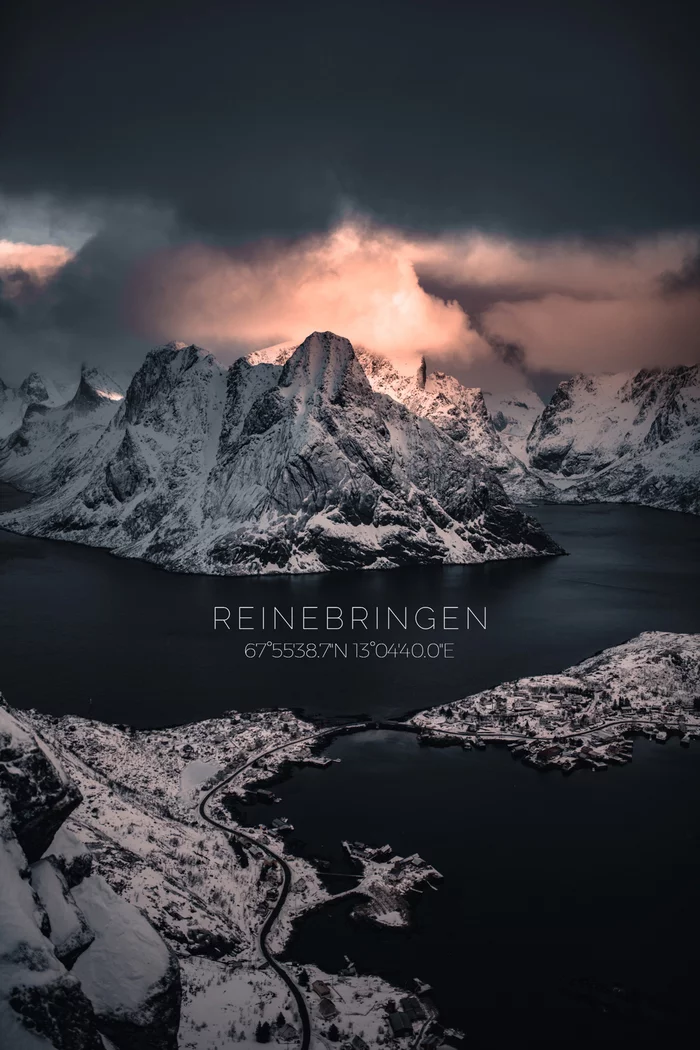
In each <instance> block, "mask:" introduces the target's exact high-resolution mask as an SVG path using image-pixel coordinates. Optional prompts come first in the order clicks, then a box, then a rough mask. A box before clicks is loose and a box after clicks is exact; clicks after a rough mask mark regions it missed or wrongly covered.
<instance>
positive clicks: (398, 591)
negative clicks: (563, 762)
mask: <svg viewBox="0 0 700 1050" xmlns="http://www.w3.org/2000/svg"><path fill="white" fill-rule="evenodd" d="M0 496H4V498H5V500H6V501H7V502H9V501H11V500H13V499H15V498H17V497H16V496H15V495H13V494H12V493H11V492H10V491H9V490H4V492H3V491H2V490H0ZM7 502H6V505H7ZM535 515H536V517H538V518H539V520H540V521H541V522H542V524H543V525H544V527H545V528H546V529H547V531H548V532H549V533H550V534H551V535H552V536H553V537H554V538H555V539H557V540H558V541H559V542H560V543H561V544H562V545H563V546H564V547H565V549H566V550H567V551H569V555H568V556H567V557H558V558H546V559H541V560H523V561H517V562H513V561H509V562H502V563H493V564H490V565H483V566H475V567H465V568H451V567H448V568H426V569H407V570H397V571H392V572H378V573H362V572H353V573H347V574H342V573H335V574H327V575H318V576H311V577H292V578H290V577H268V578H264V579H251V578H240V579H231V578H214V577H197V576H180V575H173V574H169V573H166V572H162V571H159V570H158V569H156V568H154V567H152V566H150V565H147V564H144V563H140V562H135V561H123V560H119V559H117V558H114V557H112V556H110V555H108V554H106V553H105V552H103V551H100V550H93V549H89V548H85V547H80V546H76V545H72V544H65V543H59V542H55V541H48V540H40V539H32V538H26V537H21V536H16V535H13V534H10V533H8V532H0V647H1V656H0V690H2V691H3V692H4V693H5V695H6V696H7V698H8V700H9V701H10V702H11V703H12V704H15V705H17V706H24V707H29V706H35V707H38V708H39V709H41V710H44V711H49V712H54V713H56V714H60V713H64V712H71V713H76V714H82V715H89V716H91V717H95V718H101V719H104V720H107V721H118V722H131V723H134V724H137V725H164V724H168V723H175V722H186V721H191V720H197V719H201V718H205V717H207V716H210V715H216V714H219V713H221V712H223V711H225V710H226V709H228V708H232V707H233V708H240V709H256V708H266V707H271V706H278V705H290V706H296V707H299V708H301V709H302V710H303V711H304V712H305V713H307V714H309V715H313V716H316V717H323V718H338V719H342V718H350V717H356V716H361V715H363V714H369V715H374V716H389V715H398V714H402V713H404V712H406V711H408V710H411V709H414V708H418V707H424V706H427V705H431V704H436V703H439V702H441V701H448V700H452V699H455V698H457V697H459V696H463V695H466V694H468V693H470V692H473V691H474V690H477V689H480V688H484V687H486V686H489V685H493V684H495V683H497V682H501V681H504V680H507V679H510V678H516V677H518V676H520V675H524V674H537V673H543V672H548V671H558V670H561V669H562V668H564V667H566V666H567V665H569V664H571V663H574V662H576V661H577V660H580V659H583V658H584V657H586V656H589V655H590V654H591V653H593V652H595V651H596V650H599V649H601V648H604V647H606V646H610V645H615V644H617V643H619V642H621V641H623V640H625V639H627V638H629V637H630V636H632V635H635V634H637V633H638V632H640V631H642V630H669V631H698V630H700V603H699V602H698V599H697V595H698V590H699V584H700V570H699V565H700V558H699V557H698V555H699V554H700V519H698V518H694V517H690V516H684V515H681V514H673V513H664V512H661V511H654V510H646V509H644V508H638V507H625V506H614V505H608V506H588V507H542V508H538V509H537V510H536V511H535ZM263 603H264V604H265V605H267V606H268V607H270V606H272V605H278V606H279V607H281V608H284V607H285V606H287V607H288V606H289V605H292V604H294V605H295V606H301V605H318V606H325V605H341V606H344V607H348V606H350V605H352V604H356V605H365V606H374V605H382V606H384V605H392V606H394V607H395V608H402V607H403V606H404V605H407V606H409V607H410V608H416V607H417V606H419V605H432V606H435V607H441V606H443V605H461V606H464V605H467V604H468V605H470V606H471V607H472V608H473V609H475V610H479V609H480V608H481V607H482V606H483V605H486V607H487V617H488V618H487V623H488V627H487V630H486V631H482V630H481V629H479V628H478V627H477V628H476V629H473V630H472V631H470V632H469V633H468V634H467V633H465V632H460V633H459V634H456V644H455V654H456V658H455V659H454V660H445V659H440V660H433V661H428V660H412V659H406V658H396V659H392V658H388V659H385V660H379V659H376V658H373V659H370V660H366V661H360V660H356V659H348V660H347V661H341V660H338V659H335V660H328V659H326V660H323V661H321V660H315V661H313V660H306V659H305V660H298V661H297V660H292V661H276V660H272V659H270V658H267V657H264V658H262V659H257V660H247V659H246V658H245V656H244V655H243V646H244V644H245V642H246V641H250V640H251V639H252V640H256V638H257V636H256V635H255V634H252V635H246V636H245V637H240V636H236V635H234V634H233V633H231V634H228V633H226V632H219V631H217V632H216V633H214V632H213V630H212V607H213V606H214V605H225V606H229V607H231V608H234V607H236V606H238V605H254V606H258V607H259V606H260V605H261V604H263ZM418 633H419V632H418V631H415V632H412V633H409V634H408V637H407V640H408V641H413V640H416V639H417V638H418ZM338 636H340V640H350V641H351V640H352V638H351V636H348V635H346V634H344V633H343V632H338ZM338 636H336V637H335V638H334V640H338ZM265 637H273V636H272V635H266V636H265ZM276 637H277V638H278V639H279V640H281V641H284V640H292V639H293V640H299V638H300V636H299V635H298V634H295V635H294V636H290V635H288V634H285V633H282V632H278V634H277V636H276ZM436 637H437V640H445V635H442V634H439V635H437V636H436ZM453 637H454V636H452V637H451V638H450V639H449V640H452V638H453ZM376 638H377V639H379V638H382V639H383V640H388V641H396V640H399V641H401V640H403V639H402V638H401V637H400V636H398V634H397V632H395V631H394V632H391V634H389V635H386V634H384V635H377V636H376ZM418 640H421V641H425V637H424V636H423V637H420V638H419V639H418ZM91 701H92V702H91ZM329 754H331V755H332V756H334V757H340V758H341V759H342V761H341V763H340V764H339V765H333V766H331V767H330V768H328V769H324V770H319V769H304V770H301V771H297V772H295V773H294V774H293V775H292V777H291V778H290V779H288V780H286V781H284V782H283V783H281V784H280V785H279V786H278V787H277V788H276V791H277V792H278V793H279V794H280V795H281V796H282V798H283V802H282V804H281V805H280V806H278V807H275V808H274V811H270V810H266V812H265V813H264V814H263V813H262V812H261V811H260V810H261V807H252V810H253V811H255V813H254V818H255V819H256V820H261V819H262V820H269V819H271V817H272V816H275V815H282V814H283V815H285V816H288V817H289V818H290V819H291V820H292V823H293V824H294V825H295V833H294V835H295V837H296V838H297V839H300V840H303V842H304V845H303V846H299V847H298V848H299V849H300V850H301V851H302V852H305V853H307V854H310V855H321V856H325V857H327V858H328V859H330V860H331V861H332V863H333V870H336V871H343V870H347V867H346V866H345V862H344V858H343V855H342V851H341V848H340V842H341V840H342V839H344V838H348V839H353V840H354V839H359V840H362V841H365V842H371V843H384V842H387V841H388V842H390V843H391V845H392V846H393V847H394V849H395V850H396V851H397V852H398V853H401V854H404V855H406V854H410V853H413V852H418V853H420V854H421V855H422V856H423V857H424V858H425V859H426V860H427V861H429V862H430V863H431V864H433V865H434V866H435V867H436V868H437V869H438V871H440V872H441V873H442V874H443V876H444V879H443V881H442V882H441V883H439V889H438V891H437V892H433V891H431V890H430V889H425V891H424V892H423V893H422V894H420V895H419V894H413V895H411V896H412V900H411V904H412V912H413V922H412V926H411V928H410V930H408V931H405V930H395V929H389V930H382V929H378V928H376V927H373V926H370V925H368V924H366V923H355V922H354V921H352V920H349V919H348V912H349V910H350V907H351V905H350V903H349V902H345V903H342V904H337V905H333V906H331V907H329V908H324V909H322V910H320V911H318V912H316V913H313V914H311V915H310V916H308V917H307V918H306V919H304V920H303V921H302V923H301V924H300V925H299V927H298V929H297V930H296V932H295V934H294V936H293V938H292V940H291V942H290V944H289V945H288V954H289V955H290V956H292V957H294V958H297V959H299V960H302V961H309V962H310V961H313V962H316V963H318V964H319V965H321V966H324V967H327V968H328V969H329V970H331V971H334V970H337V969H338V968H339V967H341V966H342V965H344V956H345V954H347V955H349V956H350V958H351V959H353V960H354V962H355V963H356V964H357V965H358V967H359V968H360V969H361V970H363V971H369V972H379V973H381V974H384V975H385V976H387V977H388V978H390V979H392V980H394V981H397V982H399V983H400V984H403V983H405V982H408V981H410V979H411V978H413V977H419V978H421V979H422V980H426V981H429V982H430V983H431V984H433V986H434V998H435V1001H436V1004H437V1005H438V1007H439V1008H440V1010H441V1013H442V1016H443V1018H444V1020H445V1021H446V1022H448V1023H449V1022H451V1023H453V1024H457V1025H459V1026H460V1027H462V1028H464V1029H465V1030H466V1031H467V1033H468V1045H471V1046H478V1047H493V1046H503V1045H511V1044H513V1043H516V1041H517V1042H520V1041H522V1039H523V1037H525V1040H526V1045H530V1044H531V1043H533V1042H534V1043H535V1044H536V1045H540V1046H549V1045H554V1043H556V1045H557V1046H559V1045H566V1046H572V1045H575V1046H579V1045H593V1046H601V1045H604V1042H603V1040H604V1039H605V1038H606V1037H607V1035H609V1034H611V1033H613V1034H614V1035H615V1036H616V1037H617V1038H618V1039H619V1044H618V1045H629V1044H630V1040H631V1041H632V1042H633V1043H634V1045H639V1044H640V1043H643V1042H644V1037H645V1035H647V1034H649V1032H650V1031H652V1030H653V1032H654V1033H655V1034H654V1039H655V1041H656V1045H680V1044H679V1043H678V1041H677V1033H675V1034H673V1035H671V1034H670V1029H671V1028H672V1027H673V1026H674V1025H675V1024H676V1022H677V1021H678V1020H679V1019H681V1020H683V1019H685V1016H686V1006H687V1004H688V1003H689V1002H690V1001H692V995H693V992H694V988H693V987H691V980H694V979H695V977H694V975H695V974H697V963H698V958H697V956H698V944H699V943H700V937H699V934H700V929H698V914H700V913H699V912H698V909H697V906H696V904H695V897H696V893H697V886H698V881H699V876H700V835H699V834H698V830H697V812H698V804H699V803H700V749H699V748H696V747H695V746H693V747H691V748H690V750H682V749H681V748H680V747H679V745H678V743H677V742H676V741H670V742H669V743H668V744H666V745H665V746H664V745H661V744H656V743H649V742H646V741H638V742H637V744H636V745H635V756H634V761H633V762H632V763H631V765H628V766H626V767H623V768H611V769H609V770H608V771H606V772H605V773H600V774H594V773H586V772H582V773H576V774H574V775H573V776H571V777H568V778H565V777H563V776H561V775H560V774H559V773H554V772H552V773H541V772H536V771H535V770H533V769H530V768H528V767H525V766H523V765H521V764H519V763H518V762H516V761H515V760H513V759H512V758H511V756H510V754H509V753H508V752H507V751H506V750H504V749H498V748H487V749H486V750H485V751H483V752H478V751H471V752H464V751H462V750H461V749H456V748H450V749H439V750H433V749H423V748H420V747H419V746H418V745H417V743H416V741H415V739H414V738H413V737H412V736H410V735H409V734H401V733H385V732H374V731H373V732H368V733H363V734H358V735H355V736H348V737H341V738H339V739H337V740H336V741H335V742H334V743H333V744H332V745H331V747H330V750H329ZM249 815H250V816H253V813H250V814H249ZM348 885H352V882H350V881H349V880H346V881H343V880H342V879H336V880H335V885H334V887H333V888H334V890H340V889H344V888H346V887H347V886H348ZM691 975H693V976H692V978H691ZM586 981H592V982H596V983H597V985H598V986H599V987H598V992H597V993H595V994H592V995H589V997H588V1002H587V1003H586V1002H584V1000H582V998H581V997H580V994H579V996H578V997H577V993H581V991H582V989H585V988H586V987H587V986H586V985H585V982H586ZM582 982H583V983H582ZM612 986H618V987H619V986H622V987H623V988H624V989H625V993H624V995H625V996H627V997H631V1005H629V1004H628V1005H626V1006H625V1007H624V1008H622V1009H621V1008H620V1003H619V998H618V999H617V1000H616V996H617V993H614V992H611V990H610V989H611V987H612ZM625 1001H626V1002H627V1000H625ZM659 1025H660V1026H661V1028H662V1031H663V1032H665V1033H666V1035H667V1036H668V1038H663V1039H661V1040H659V1037H658V1027H659ZM579 1037H581V1038H580V1039H579ZM553 1039H554V1041H553ZM605 1045H607V1043H606V1044H605Z"/></svg>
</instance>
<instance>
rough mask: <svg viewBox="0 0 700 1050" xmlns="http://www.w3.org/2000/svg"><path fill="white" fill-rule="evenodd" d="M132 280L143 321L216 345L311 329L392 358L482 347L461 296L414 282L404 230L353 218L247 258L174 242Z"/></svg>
mask: <svg viewBox="0 0 700 1050" xmlns="http://www.w3.org/2000/svg"><path fill="white" fill-rule="evenodd" d="M138 284H139V292H138V293H137V298H138V300H139V303H140V306H141V310H140V320H141V322H142V324H144V325H145V326H147V327H150V329H151V331H154V328H153V325H154V322H155V334H157V335H158V336H159V337H161V338H169V337H170V336H171V335H172V334H173V333H176V334H177V337H178V338H180V339H185V340H188V341H189V340H192V341H195V342H199V343H201V344H202V345H204V346H211V347H213V348H215V349H218V350H219V351H221V350H222V349H223V350H224V351H225V350H226V348H227V347H235V348H238V350H239V351H240V349H242V348H243V349H255V348H258V347H261V346H265V345H270V344H274V343H281V342H299V341H301V340H302V339H304V338H305V337H306V336H307V335H308V334H309V332H311V331H314V330H319V331H325V330H330V331H334V332H338V333H340V334H342V335H344V336H346V337H347V338H348V339H350V340H351V342H353V343H356V344H357V345H362V346H370V347H372V348H373V349H374V350H377V351H379V352H381V353H387V354H391V355H392V357H393V358H394V359H395V360H397V359H399V363H400V359H405V360H406V362H408V360H409V359H410V358H411V357H412V356H413V355H415V354H417V353H421V352H423V351H426V350H432V351H433V352H436V353H441V354H446V353H459V354H461V355H463V356H464V357H465V358H469V357H470V356H473V355H475V354H481V353H485V352H486V351H487V349H488V348H487V345H486V343H485V341H484V340H483V339H482V337H481V336H479V335H478V334H477V333H476V332H475V331H474V330H473V329H472V328H471V326H470V323H469V318H468V317H467V315H466V314H465V312H464V311H463V310H462V308H461V307H460V306H459V305H458V303H456V302H449V301H445V300H444V299H441V298H438V297H436V296H433V295H429V294H428V293H427V292H426V291H425V290H424V289H423V288H422V287H421V285H420V282H419V280H418V277H417V274H416V270H415V267H414V265H413V261H412V258H411V248H410V244H409V243H408V242H407V241H406V240H405V239H403V238H402V237H401V236H400V235H398V234H396V233H394V232H392V231H384V230H377V229H371V228H369V227H366V226H362V225H360V224H357V223H344V224H342V225H341V226H339V227H337V228H336V229H335V230H333V231H332V232H330V233H329V234H327V235H323V236H314V237H309V238H307V239H305V240H304V241H302V242H300V243H297V244H294V245H291V246H290V245H286V246H277V248H276V249H275V250H274V251H272V250H270V249H268V250H264V251H262V252H258V253H257V254H256V255H255V256H254V257H253V259H252V260H250V259H249V260H246V259H243V258H240V257H236V256H235V255H233V254H231V253H228V252H225V251H222V250H218V249H215V248H211V247H204V246H190V247H186V248H181V249H178V250H176V251H172V252H167V253H164V254H162V255H159V256H158V257H156V258H153V259H151V261H150V263H149V265H148V267H147V268H146V269H145V271H141V272H140V273H139V277H138Z"/></svg>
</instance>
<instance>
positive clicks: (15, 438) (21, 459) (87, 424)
mask: <svg viewBox="0 0 700 1050" xmlns="http://www.w3.org/2000/svg"><path fill="white" fill-rule="evenodd" d="M123 399H124V393H123V391H122V390H120V389H119V387H118V385H117V384H116V383H115V381H114V380H113V379H111V378H110V377H109V376H107V375H105V374H104V373H103V372H101V371H99V370H98V369H96V368H87V367H85V366H83V368H82V371H81V375H80V383H79V385H78V389H77V390H76V392H75V394H74V395H73V397H72V398H71V399H70V401H68V402H67V403H66V404H64V405H61V406H60V407H58V408H51V407H47V405H46V404H39V403H32V404H30V405H29V406H28V407H27V408H26V411H25V413H24V418H23V419H22V422H21V424H20V426H19V427H18V429H16V430H15V431H14V432H13V433H11V434H10V435H9V436H8V437H6V438H5V440H4V441H0V479H1V480H3V481H6V482H9V483H11V484H13V485H15V486H16V487H17V488H20V489H24V490H26V491H30V492H33V493H43V492H47V491H51V490H52V489H54V488H56V487H59V486H61V485H64V484H65V483H66V480H67V479H68V478H69V477H70V475H71V473H72V470H73V466H74V464H76V463H77V464H81V463H82V462H83V460H84V458H85V456H86V455H87V454H89V451H90V449H91V448H92V446H93V445H94V444H95V443H96V442H97V440H98V438H99V436H100V434H101V433H102V431H103V430H104V429H105V427H106V426H107V424H108V423H109V421H110V420H111V418H112V416H113V415H114V413H115V412H116V410H117V408H118V406H119V402H120V401H122V400H123Z"/></svg>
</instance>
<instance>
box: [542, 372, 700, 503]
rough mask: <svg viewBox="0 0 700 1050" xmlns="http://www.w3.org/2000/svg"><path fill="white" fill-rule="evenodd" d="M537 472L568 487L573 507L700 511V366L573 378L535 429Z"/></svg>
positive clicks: (565, 493)
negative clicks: (631, 505) (621, 504)
mask: <svg viewBox="0 0 700 1050" xmlns="http://www.w3.org/2000/svg"><path fill="white" fill-rule="evenodd" d="M527 451H528V454H529V457H530V462H531V464H532V465H533V467H535V468H537V469H538V470H540V471H542V472H546V473H547V474H550V475H559V477H560V479H561V480H562V481H564V480H567V481H568V482H569V484H568V485H567V486H566V487H565V488H564V489H563V490H562V491H561V494H560V498H562V499H564V500H566V501H570V502H598V501H600V502H607V501H612V502H626V503H641V504H646V505H648V506H653V507H661V508H667V509H671V510H682V511H690V512H692V513H696V514H697V513H700V369H699V368H698V366H697V365H696V366H694V367H692V368H688V367H683V366H681V367H678V368H670V369H661V368H656V369H643V370H642V371H640V372H637V373H636V374H626V373H625V374H621V375H602V376H584V375H578V376H574V377H573V379H570V380H567V381H566V382H565V383H561V384H560V386H559V388H558V389H557V391H556V392H555V394H554V396H553V397H552V400H551V402H550V404H549V405H548V406H547V407H546V408H545V410H544V411H543V413H542V415H541V416H540V418H539V420H538V421H537V422H536V424H535V426H534V427H533V429H532V433H531V434H530V436H529V438H528V441H527Z"/></svg>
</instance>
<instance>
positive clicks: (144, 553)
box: [0, 332, 561, 575]
mask: <svg viewBox="0 0 700 1050" xmlns="http://www.w3.org/2000/svg"><path fill="white" fill-rule="evenodd" d="M462 389H464V388H462ZM466 393H468V392H466V391H465V394H466ZM76 396H77V395H76ZM429 396H432V395H431V394H430V390H428V389H427V388H426V390H424V391H423V397H424V398H427V397H429ZM57 411H59V412H61V413H63V412H64V410H63V409H60V410H57ZM97 413H99V418H98V415H97ZM109 413H111V416H110V417H109V420H108V421H107V422H105V416H106V415H108V414H109ZM429 414H430V413H428V414H425V413H423V411H422V410H420V411H419V412H418V413H416V412H414V411H411V410H410V409H409V408H407V407H406V406H405V405H403V404H401V403H399V402H398V401H396V400H394V399H393V398H392V397H389V396H387V395H386V394H383V393H378V392H376V391H375V390H373V388H372V385H371V384H370V381H369V380H368V378H367V375H366V373H365V371H364V370H363V368H362V365H361V364H360V361H359V360H358V357H357V356H356V354H355V352H354V350H353V347H352V346H351V345H350V343H349V342H348V341H347V339H342V338H340V337H338V336H336V335H333V334H332V333H329V332H325V333H318V332H316V333H314V334H313V335H311V336H309V338H308V339H306V340H305V341H304V342H303V343H302V344H301V345H300V346H299V347H298V348H296V349H295V350H294V352H293V353H292V354H291V356H289V358H288V360H287V361H286V363H284V364H276V363H272V364H270V363H257V364H251V363H250V362H249V361H247V360H244V359H240V360H238V361H236V362H235V364H234V365H232V367H231V368H230V369H228V370H225V369H224V368H222V367H221V365H219V364H218V362H217V361H216V360H215V359H214V358H213V357H212V356H211V355H210V354H207V353H205V352H204V351H203V350H200V349H198V348H197V347H194V346H181V345H175V344H170V345H168V346H165V347H161V348H159V349H157V350H154V351H152V352H151V353H150V354H149V355H148V357H147V358H146V361H145V362H144V364H143V366H142V367H141V368H140V369H139V371H138V372H137V373H136V375H135V376H134V378H133V380H132V382H131V384H130V385H129V388H128V390H127V392H126V396H125V397H124V399H123V401H121V402H116V401H113V400H112V401H109V403H107V402H106V399H105V398H99V399H98V400H97V401H96V402H95V404H94V411H93V412H91V413H90V414H89V416H88V418H89V420H90V421H93V420H94V424H93V423H92V422H91V425H90V426H88V425H87V424H86V423H85V420H84V417H82V416H81V419H83V422H84V425H83V426H81V428H80V429H77V426H76V425H75V423H73V422H71V423H69V424H66V422H65V419H64V417H63V416H61V417H60V418H59V417H56V418H55V420H54V417H53V416H50V417H49V419H50V421H51V422H50V426H48V428H47V424H46V421H45V419H44V417H42V420H41V422H42V425H43V427H44V429H43V430H39V429H38V427H37V425H36V424H35V422H34V420H33V419H27V418H26V417H25V421H24V423H23V426H22V429H21V430H20V431H18V432H17V433H16V435H12V436H11V438H10V439H9V440H8V441H6V442H5V444H4V446H0V477H2V478H3V479H5V480H10V481H12V480H15V482H16V483H18V484H19V483H20V482H21V487H23V488H25V489H27V490H30V491H32V492H34V493H36V496H37V498H35V499H34V500H33V501H32V502H31V503H30V504H28V505H27V506H25V507H23V508H21V509H19V510H17V511H13V512H11V513H9V514H7V515H3V517H2V519H1V524H2V526H3V527H5V528H11V529H14V530H16V531H20V532H25V533H30V534H32V535H40V536H49V537H52V538H56V539H67V540H75V541H78V542H81V543H87V544H90V545H94V546H100V547H106V548H108V549H109V550H111V551H113V552H114V553H116V554H119V555H122V556H125V557H139V558H145V559H147V560H149V561H153V562H155V563H156V564H158V565H161V566H163V567H165V568H168V569H173V570H176V571H183V572H204V573H212V574H228V575H242V574H250V573H273V572H287V573H295V572H318V571H325V570H328V569H353V568H380V569H386V568H393V567H395V566H399V565H409V564H424V563H430V562H447V563H453V564H469V563H475V562H483V561H490V560H500V559H504V558H520V557H534V556H541V555H548V554H559V553H561V549H560V548H559V547H558V545H557V544H555V543H554V542H553V541H552V540H551V539H550V538H549V537H548V536H547V535H546V534H545V533H544V532H543V530H542V528H541V527H540V526H539V524H538V523H537V522H535V521H534V520H533V519H531V518H529V517H528V516H526V515H524V514H523V513H521V512H520V511H519V510H517V509H516V507H515V506H514V505H513V503H512V502H511V500H510V498H509V497H508V496H507V495H506V493H505V491H504V489H503V487H502V485H501V483H500V481H499V480H498V477H497V474H496V473H494V472H493V471H491V470H490V469H488V468H487V467H486V466H485V465H484V462H483V461H482V459H480V458H479V457H478V456H477V455H476V454H475V453H476V450H475V449H473V448H472V443H471V442H470V441H469V440H464V441H462V440H455V439H453V437H452V436H450V434H449V433H448V432H447V431H446V430H445V429H444V428H442V427H440V426H436V425H435V424H434V423H433V422H431V420H430V419H429V418H428V415H429ZM483 416H484V419H483V420H482V422H483V427H482V429H483V428H484V427H486V424H487V423H488V420H487V418H486V415H485V411H484V413H483ZM73 419H74V416H73V415H71V421H72V420H73ZM487 429H488V428H487ZM494 434H495V431H494ZM496 441H498V439H497V438H496ZM499 448H501V451H502V453H503V456H504V457H506V460H507V463H506V464H505V466H504V470H503V473H504V474H507V473H508V472H509V471H515V472H516V473H518V472H519V471H520V472H522V468H521V467H520V466H519V465H518V464H517V463H516V461H515V460H514V459H513V457H512V456H511V455H510V453H508V452H507V451H506V450H505V449H503V448H502V447H501V446H500V445H499ZM511 461H512V462H511Z"/></svg>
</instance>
